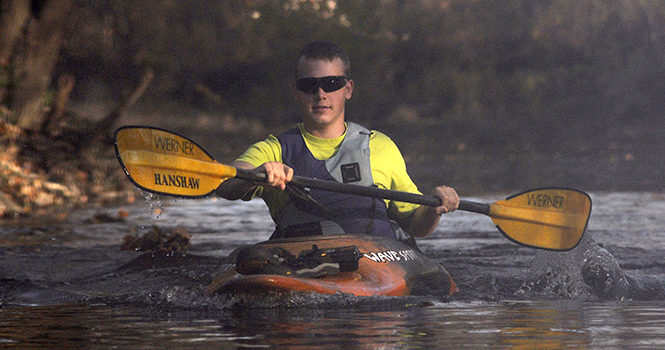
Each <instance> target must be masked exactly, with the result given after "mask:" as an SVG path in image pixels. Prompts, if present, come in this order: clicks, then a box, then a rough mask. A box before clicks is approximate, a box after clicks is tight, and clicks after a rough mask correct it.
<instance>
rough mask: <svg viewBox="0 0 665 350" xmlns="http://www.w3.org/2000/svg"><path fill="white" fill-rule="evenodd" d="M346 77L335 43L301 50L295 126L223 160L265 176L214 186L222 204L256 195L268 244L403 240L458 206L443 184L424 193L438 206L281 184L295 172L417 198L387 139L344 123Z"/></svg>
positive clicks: (348, 91)
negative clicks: (310, 239)
mask: <svg viewBox="0 0 665 350" xmlns="http://www.w3.org/2000/svg"><path fill="white" fill-rule="evenodd" d="M349 76H350V63H349V59H348V56H347V55H346V53H345V52H344V51H343V50H342V49H341V48H340V47H339V46H337V45H336V44H333V43H330V42H324V41H318V42H313V43H310V44H309V45H307V46H306V47H305V48H304V49H303V50H302V51H301V53H300V55H299V56H298V60H297V62H296V69H295V81H294V83H293V94H294V96H295V99H296V101H297V102H298V103H299V105H300V107H301V108H302V111H303V122H302V123H299V124H297V125H296V127H295V128H293V129H291V130H289V131H286V132H285V133H283V134H281V135H279V136H273V135H270V136H269V137H268V138H267V139H266V140H264V141H260V142H258V143H255V144H254V145H252V146H251V147H250V148H249V149H247V150H246V151H245V153H243V154H242V155H241V156H240V157H239V158H238V159H236V160H235V161H234V162H232V163H231V165H233V166H235V167H238V168H245V169H252V171H255V172H257V173H264V174H266V175H267V181H266V183H265V184H261V185H257V184H256V183H251V182H247V181H244V180H241V179H237V178H234V179H229V180H227V181H225V182H223V183H222V184H221V185H220V186H219V188H218V189H217V193H218V195H220V196H221V197H223V198H226V199H230V200H236V199H243V200H249V199H251V198H253V197H254V196H259V197H261V198H263V199H264V201H265V202H266V204H267V205H268V207H269V210H270V214H271V216H272V218H273V220H274V221H275V223H276V225H277V226H276V230H275V233H274V234H273V235H272V237H271V239H275V238H289V237H300V236H310V235H321V234H324V235H325V234H343V233H355V234H358V233H365V234H370V235H377V236H384V237H390V238H395V239H398V240H401V241H408V240H409V239H410V236H411V235H412V236H415V237H424V236H427V235H429V234H430V233H432V231H434V229H435V228H436V226H437V224H438V222H439V219H440V218H441V215H442V214H444V213H450V212H453V211H455V209H457V207H458V206H459V196H458V195H457V193H456V192H455V190H454V189H453V188H451V187H447V186H439V187H436V188H435V189H434V190H433V192H432V194H433V195H434V196H436V197H438V198H440V199H441V205H440V206H438V207H428V206H419V205H417V204H409V203H401V202H395V201H384V200H380V199H375V198H367V197H360V196H354V195H349V194H341V193H332V192H327V191H323V190H315V189H311V190H310V189H304V188H293V187H292V186H287V185H288V183H289V181H290V180H291V179H292V177H293V175H294V174H296V175H299V176H305V177H311V178H318V179H326V180H331V181H339V182H344V183H352V184H357V185H364V186H378V187H381V188H386V189H390V190H396V191H404V192H413V193H419V191H418V189H417V187H416V185H415V184H414V183H413V181H412V180H411V178H410V177H409V175H408V174H407V172H406V165H405V162H404V159H403V157H402V155H401V153H400V151H399V149H398V148H397V146H396V145H395V144H394V143H393V141H392V140H391V139H390V138H389V137H387V136H386V135H384V134H382V133H380V132H378V131H374V130H372V131H370V130H367V129H365V128H364V127H362V126H360V125H358V124H355V123H352V122H346V121H345V103H346V100H348V99H350V98H351V96H352V94H353V88H354V82H353V80H351V79H350V78H349ZM404 231H406V233H405V232H404Z"/></svg>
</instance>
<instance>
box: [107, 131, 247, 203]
mask: <svg viewBox="0 0 665 350" xmlns="http://www.w3.org/2000/svg"><path fill="white" fill-rule="evenodd" d="M115 150H116V155H117V156H118V159H119V160H120V164H121V165H122V167H123V169H124V170H125V173H126V174H127V176H128V177H129V179H130V180H131V181H132V182H133V183H134V184H135V185H136V186H137V187H139V188H141V189H142V190H145V191H149V192H153V193H158V194H164V195H169V196H175V197H183V198H198V197H204V196H207V195H209V194H211V193H212V192H213V191H214V190H215V189H216V188H217V187H218V186H219V184H220V183H222V181H224V180H226V179H228V178H232V177H235V176H236V168H234V167H232V166H228V165H224V164H220V163H217V162H216V161H215V160H214V159H213V158H212V157H211V156H210V155H209V154H208V153H207V152H206V151H204V150H203V149H202V148H201V147H200V146H199V145H197V144H196V143H194V142H192V141H191V140H189V139H186V138H184V137H182V136H179V135H176V134H173V133H171V132H168V131H165V130H161V129H157V128H152V127H144V126H140V127H137V126H126V127H122V128H120V129H118V130H117V131H116V133H115Z"/></svg>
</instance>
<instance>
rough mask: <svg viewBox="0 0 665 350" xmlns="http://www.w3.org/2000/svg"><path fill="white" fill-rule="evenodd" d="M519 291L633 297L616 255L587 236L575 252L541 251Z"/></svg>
mask: <svg viewBox="0 0 665 350" xmlns="http://www.w3.org/2000/svg"><path fill="white" fill-rule="evenodd" d="M517 294H518V295H533V296H540V297H546V298H557V299H559V298H560V299H573V300H622V299H626V298H628V297H629V283H628V280H627V279H626V276H625V275H624V273H623V271H622V270H621V267H620V266H619V263H618V262H617V260H616V259H615V258H614V256H612V254H611V253H610V252H609V251H608V250H606V249H605V248H603V247H601V246H599V245H598V244H597V243H596V242H595V241H594V240H593V239H591V238H590V237H589V236H588V235H587V236H586V237H585V238H584V239H583V240H582V241H581V242H580V244H579V245H578V246H577V247H576V248H575V249H573V250H571V251H568V252H549V251H546V252H540V253H538V254H537V255H536V256H535V257H534V261H533V265H532V267H531V270H530V271H529V273H528V277H527V279H526V280H525V281H524V282H523V283H522V285H521V287H520V288H519V289H518V291H517Z"/></svg>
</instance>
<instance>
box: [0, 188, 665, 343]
mask: <svg viewBox="0 0 665 350" xmlns="http://www.w3.org/2000/svg"><path fill="white" fill-rule="evenodd" d="M503 197H505V196H504V195H496V196H484V197H481V198H469V199H472V200H476V201H483V202H493V201H496V200H500V199H502V198H503ZM591 197H592V200H593V211H592V215H591V219H590V221H589V226H588V231H587V233H586V235H585V238H584V240H583V242H582V243H580V245H579V246H578V247H577V248H575V249H574V250H572V251H570V252H564V253H555V252H546V251H539V250H534V249H529V248H525V247H521V246H518V245H516V244H514V243H512V242H510V241H508V240H507V239H506V238H504V237H503V236H502V235H501V234H500V233H499V232H497V231H496V229H495V228H494V226H493V224H492V222H491V220H490V219H489V218H487V217H484V216H481V215H478V214H472V213H465V212H459V211H458V212H455V213H452V214H449V215H446V216H444V218H443V220H442V221H441V223H440V225H439V227H438V228H437V230H436V231H435V233H433V234H432V235H431V236H429V237H427V238H423V239H420V240H419V245H420V247H421V249H422V250H423V252H424V253H425V254H426V255H428V256H430V257H432V258H434V259H436V260H437V261H439V262H440V263H441V264H443V265H444V266H445V267H446V268H447V269H448V270H449V272H450V273H451V275H452V277H453V278H454V280H455V281H456V283H457V286H458V287H459V289H460V291H459V292H458V293H457V294H456V295H454V296H452V297H450V298H439V297H406V298H389V297H352V296H348V295H334V296H321V295H291V296H281V297H279V296H274V297H264V298H261V299H256V298H255V299H252V298H250V297H239V296H224V295H214V296H209V295H206V294H205V293H204V291H203V289H204V288H205V286H206V285H207V284H208V283H210V280H211V278H212V277H213V276H214V274H215V273H216V272H217V271H218V270H219V269H220V264H221V261H222V259H223V258H224V257H225V256H226V255H227V254H229V253H230V252H231V251H232V250H233V249H234V248H236V247H239V246H242V245H245V244H251V243H255V242H258V241H262V240H265V239H267V238H268V235H269V233H270V232H271V230H272V223H271V221H270V219H269V216H268V213H267V209H266V208H265V205H264V204H263V203H262V201H260V200H256V201H250V202H240V201H236V202H229V201H225V200H221V199H204V200H178V201H175V200H171V199H169V200H166V199H161V200H160V199H157V198H151V199H149V200H146V202H145V203H144V202H142V203H135V204H133V205H131V206H126V207H124V208H98V209H88V210H83V211H77V212H74V213H71V214H70V215H69V218H68V219H67V220H66V221H63V222H57V223H49V224H32V225H24V226H20V227H16V226H13V227H2V228H0V240H1V243H2V244H0V246H1V247H0V303H1V304H0V306H1V308H0V347H1V348H8V349H12V348H16V349H33V348H70V349H84V348H85V349H97V348H99V349H102V348H118V349H194V348H196V349H201V348H219V349H244V348H266V349H432V348H450V349H462V348H469V349H477V348H491V349H564V348H565V349H661V348H663V347H664V346H665V334H663V331H662V330H663V329H665V262H664V261H663V257H665V235H664V234H663V232H662V231H663V227H665V215H663V213H664V212H665V195H662V194H660V193H637V192H623V193H616V192H612V193H591ZM120 212H123V213H128V216H127V217H126V218H125V219H124V220H122V221H117V222H98V221H96V220H93V218H94V217H95V216H96V215H99V214H107V216H111V217H115V216H116V215H118V213H120ZM153 225H157V226H158V227H159V228H161V229H164V230H171V229H174V228H176V227H180V228H182V229H184V230H185V231H186V232H188V233H189V234H191V247H190V249H189V250H188V251H187V253H185V254H169V255H163V254H155V253H144V252H136V251H126V250H120V246H121V244H122V241H123V237H125V235H128V234H142V233H145V232H147V231H149V230H150V229H151V228H152V226H153Z"/></svg>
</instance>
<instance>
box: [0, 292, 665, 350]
mask: <svg viewBox="0 0 665 350" xmlns="http://www.w3.org/2000/svg"><path fill="white" fill-rule="evenodd" d="M664 320H665V310H663V308H662V307H654V306H653V305H648V304H645V303H640V302H621V303H614V302H613V303H610V304H607V303H582V302H575V301H557V302H502V303H456V302H452V303H447V304H444V303H437V304H434V305H432V306H429V307H423V306H412V307H405V308H401V309H398V310H392V311H380V312H372V311H358V310H349V309H342V310H287V309H281V310H262V311H260V310H245V311H238V312H221V313H218V314H216V315H215V314H206V313H203V312H200V311H199V312H192V311H181V312H164V311H163V310H162V311H159V310H148V309H136V308H132V309H127V308H118V307H116V308H111V307H108V306H102V305H88V306H86V305H59V306H36V307H7V308H4V309H2V310H0V347H3V348H16V349H31V348H38V347H41V348H44V347H57V348H63V349H64V348H67V349H95V348H118V349H195V348H196V349H202V348H208V349H211V348H215V349H237V348H275V349H441V348H448V349H462V348H464V349H477V348H491V349H589V348H593V349H639V348H645V349H646V348H649V349H656V348H662V346H663V345H665V335H663V334H662V327H663V324H664V322H665V321H664Z"/></svg>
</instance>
